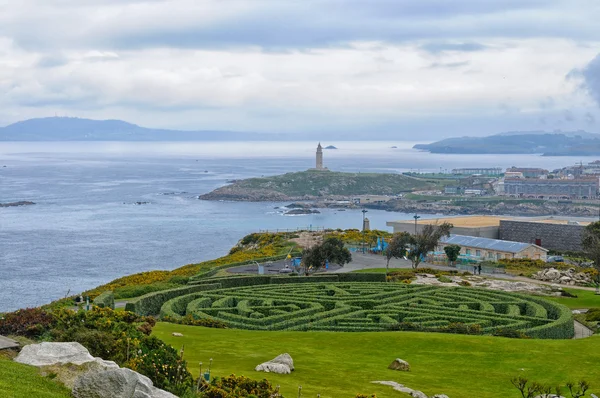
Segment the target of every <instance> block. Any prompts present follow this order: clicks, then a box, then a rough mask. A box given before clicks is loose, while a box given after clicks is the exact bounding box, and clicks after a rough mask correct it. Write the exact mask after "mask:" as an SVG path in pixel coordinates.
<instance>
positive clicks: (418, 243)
mask: <svg viewBox="0 0 600 398" xmlns="http://www.w3.org/2000/svg"><path fill="white" fill-rule="evenodd" d="M452 227H453V225H452V224H450V223H448V222H445V223H443V224H440V225H433V224H427V225H425V226H424V227H423V229H422V230H421V233H418V234H416V235H413V237H412V241H413V242H412V248H411V250H410V252H409V253H408V258H409V260H410V261H411V262H412V267H413V268H414V269H417V267H418V266H419V264H420V263H421V260H422V259H423V258H424V257H425V256H426V255H427V253H429V252H430V251H433V250H434V249H435V248H436V246H437V245H438V244H439V243H440V239H442V237H444V236H450V230H451V229H452Z"/></svg>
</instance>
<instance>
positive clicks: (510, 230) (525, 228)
mask: <svg viewBox="0 0 600 398" xmlns="http://www.w3.org/2000/svg"><path fill="white" fill-rule="evenodd" d="M594 221H597V220H596V219H587V218H573V217H510V216H505V217H502V216H466V217H465V216H463V217H446V218H432V219H419V220H418V222H417V223H415V221H414V220H399V221H388V222H387V223H386V224H387V226H388V227H392V228H393V231H394V232H408V233H411V234H413V233H415V229H416V231H417V232H421V231H422V229H423V227H424V226H425V225H427V224H434V225H435V224H438V225H439V224H441V223H444V222H449V223H451V224H452V225H454V228H452V231H451V234H455V235H463V236H471V237H478V238H488V239H499V240H503V241H514V242H521V243H531V244H535V245H537V246H541V247H544V248H547V249H551V250H559V251H581V238H582V234H583V231H584V229H585V227H586V225H588V224H590V222H594Z"/></svg>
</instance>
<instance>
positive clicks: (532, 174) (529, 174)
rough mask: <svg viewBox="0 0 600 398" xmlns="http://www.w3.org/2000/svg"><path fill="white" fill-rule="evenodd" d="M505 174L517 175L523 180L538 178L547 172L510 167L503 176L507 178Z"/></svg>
mask: <svg viewBox="0 0 600 398" xmlns="http://www.w3.org/2000/svg"><path fill="white" fill-rule="evenodd" d="M506 174H509V175H515V174H518V175H521V176H523V177H524V178H540V177H541V176H545V175H548V170H544V169H538V168H529V167H511V168H508V169H506V173H505V174H504V176H505V177H507V175H506Z"/></svg>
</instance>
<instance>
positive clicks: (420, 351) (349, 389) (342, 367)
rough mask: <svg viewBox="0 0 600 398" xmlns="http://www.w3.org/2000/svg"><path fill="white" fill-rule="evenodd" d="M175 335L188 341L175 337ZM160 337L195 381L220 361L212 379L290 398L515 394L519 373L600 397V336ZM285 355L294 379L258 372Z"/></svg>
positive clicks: (160, 330) (163, 327)
mask: <svg viewBox="0 0 600 398" xmlns="http://www.w3.org/2000/svg"><path fill="white" fill-rule="evenodd" d="M173 332H180V333H183V335H184V337H173V336H172V335H171V334H172V333H173ZM153 334H154V335H156V336H157V337H159V338H161V339H162V340H164V341H166V342H167V343H169V344H171V345H173V346H174V347H175V348H177V349H180V348H181V346H182V345H184V346H185V358H186V359H187V361H188V366H189V368H190V370H191V371H192V373H193V374H194V375H195V376H197V374H198V367H199V365H198V363H199V362H203V363H204V365H203V370H205V369H206V365H207V364H208V361H209V358H213V360H214V362H213V366H212V374H213V375H228V374H231V373H234V374H237V375H245V376H248V377H252V378H255V379H262V378H267V379H268V380H269V381H271V382H272V383H273V384H274V385H281V390H282V393H283V395H284V396H286V397H296V396H297V391H298V386H299V385H301V386H302V396H303V397H316V396H317V394H321V397H323V398H326V397H329V398H344V397H348V398H352V397H354V396H355V395H356V394H357V393H359V392H360V393H369V394H371V393H376V394H377V397H378V398H385V397H403V396H407V395H403V394H401V393H399V392H396V391H393V390H392V389H391V388H390V387H385V386H380V385H375V384H371V381H375V380H393V381H396V382H399V383H402V384H404V385H407V386H409V387H411V388H414V389H418V390H422V391H424V392H425V393H427V394H429V395H434V394H442V393H443V394H447V395H449V396H450V397H452V398H474V397H477V398H501V397H502V398H504V397H513V396H514V397H516V396H517V394H518V392H517V390H515V389H514V387H512V386H511V384H510V381H509V379H510V378H511V377H513V376H515V375H524V376H526V377H529V378H530V379H531V380H535V381H539V382H543V383H549V384H552V385H555V384H556V383H564V382H566V381H569V380H579V379H581V378H583V379H586V380H588V381H589V382H590V383H591V384H592V389H591V392H595V393H596V394H598V393H600V366H598V364H600V336H594V337H591V338H587V339H581V340H515V339H506V338H501V337H489V336H464V335H452V334H441V333H414V332H371V333H342V332H261V331H247V330H235V329H208V328H202V327H197V326H183V325H175V324H169V323H158V324H157V325H156V326H155V328H154V331H153ZM284 352H287V353H289V354H290V355H291V356H292V358H293V359H294V366H295V367H296V370H295V371H294V372H293V373H292V374H291V375H275V374H271V373H269V374H265V373H262V372H256V371H254V367H255V366H256V365H258V364H259V363H261V362H264V361H267V360H269V359H272V358H274V357H275V356H277V355H278V354H281V353H284ZM395 358H402V359H404V360H407V361H408V362H409V363H410V364H411V372H409V373H405V372H398V371H393V370H388V369H387V366H388V365H389V364H390V363H391V362H392V361H393V360H394V359H395ZM521 369H523V370H521ZM515 392H516V393H517V394H515Z"/></svg>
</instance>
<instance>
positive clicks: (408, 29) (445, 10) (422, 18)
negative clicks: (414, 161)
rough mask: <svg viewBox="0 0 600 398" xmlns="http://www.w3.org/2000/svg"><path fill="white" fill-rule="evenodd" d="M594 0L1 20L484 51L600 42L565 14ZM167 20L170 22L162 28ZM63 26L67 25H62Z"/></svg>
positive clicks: (324, 0)
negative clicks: (209, 17)
mask: <svg viewBox="0 0 600 398" xmlns="http://www.w3.org/2000/svg"><path fill="white" fill-rule="evenodd" d="M588 1H589V0H546V1H542V0H495V1H481V0H453V1H448V0H420V1H414V0H369V1H365V0H346V1H340V0H313V1H280V0H263V1H258V0H256V1H252V2H248V3H244V4H251V5H252V7H250V8H249V9H245V10H244V11H243V12H239V13H237V14H236V13H233V14H232V15H229V16H228V17H224V18H218V19H215V20H214V21H210V22H207V21H205V20H203V19H202V18H199V19H198V21H197V22H195V21H194V20H193V17H194V12H195V13H197V14H198V15H199V17H200V16H201V10H200V9H194V10H187V9H185V7H183V6H181V5H179V7H178V3H177V2H161V1H154V2H151V4H153V5H154V6H155V7H164V8H165V9H164V11H165V12H164V14H165V15H161V14H160V13H158V14H153V15H151V16H146V17H143V16H139V15H136V14H135V12H134V10H133V9H131V8H126V7H124V8H123V9H122V10H121V11H122V12H119V13H114V16H113V17H112V18H111V19H107V20H105V21H104V20H103V21H102V23H98V21H94V20H90V21H89V23H88V19H89V18H90V16H89V14H90V13H93V11H94V10H95V8H84V7H83V6H78V5H77V3H76V2H74V1H72V0H64V1H63V2H64V3H67V4H72V6H71V7H70V8H69V7H67V8H65V7H63V8H64V9H68V10H69V11H67V12H58V10H54V11H55V12H53V13H50V12H45V13H42V14H40V12H41V11H38V14H36V9H35V8H32V9H31V10H27V9H23V11H22V12H21V13H20V14H17V17H15V18H16V19H12V20H11V19H7V17H5V19H4V20H3V19H2V17H1V16H0V36H2V35H4V36H8V37H12V38H14V39H15V40H16V42H17V43H19V45H21V46H23V47H27V48H43V47H53V46H56V47H69V46H70V47H77V46H79V47H83V46H87V47H98V48H101V49H135V48H153V47H160V46H169V47H175V48H219V49H223V48H231V47H247V46H256V47H261V48H263V49H265V50H267V51H285V50H287V49H291V48H292V49H306V48H323V47H332V46H336V47H337V46H344V45H346V44H347V43H349V42H353V41H383V42H394V43H403V42H410V41H415V40H420V41H423V40H426V41H429V42H428V43H425V44H424V45H423V49H424V50H426V51H430V52H441V51H480V50H483V49H485V44H482V43H479V42H473V41H465V40H464V38H466V37H479V38H482V39H485V38H489V37H571V38H581V37H588V38H592V37H594V38H595V37H598V35H600V28H599V27H598V25H597V24H596V21H597V18H594V17H593V15H591V14H593V13H591V12H590V13H585V12H579V13H576V15H575V16H573V15H571V14H569V13H568V12H567V11H569V10H573V9H576V7H577V6H576V4H582V5H583V4H585V3H587V2H588ZM132 2H134V3H135V1H132ZM79 3H81V2H79ZM163 3H164V5H163ZM236 3H238V4H239V2H235V1H232V2H231V3H230V4H236ZM46 4H47V3H46ZM84 4H85V2H84ZM100 4H101V3H100ZM112 4H113V6H114V4H115V3H114V2H113V3H112ZM179 4H181V3H179ZM217 4H218V3H217ZM220 4H223V3H220ZM101 7H102V5H97V7H96V8H101ZM28 11H29V12H28ZM61 11H62V10H61ZM47 14H50V15H47ZM167 15H168V17H169V18H170V19H172V20H173V23H170V24H169V23H164V22H165V19H164V18H166V16H167ZM534 15H535V18H533V16H534ZM566 16H570V17H569V18H566ZM178 19H181V20H182V21H181V22H179V21H178ZM132 22H135V23H132ZM65 26H70V29H68V30H67V29H64V27H65ZM32 27H33V28H32Z"/></svg>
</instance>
